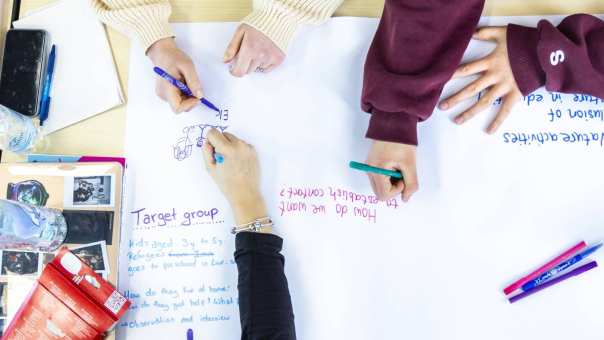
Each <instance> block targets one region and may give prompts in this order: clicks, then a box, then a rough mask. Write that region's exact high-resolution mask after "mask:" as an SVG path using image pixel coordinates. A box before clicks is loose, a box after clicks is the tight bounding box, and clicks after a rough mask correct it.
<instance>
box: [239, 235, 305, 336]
mask: <svg viewBox="0 0 604 340" xmlns="http://www.w3.org/2000/svg"><path fill="white" fill-rule="evenodd" d="M282 246H283V239H281V238H280V237H278V236H275V235H272V234H261V233H250V232H242V233H239V234H237V238H236V250H235V261H236V262H237V269H238V270H239V284H238V289H239V314H240V319H241V339H242V340H295V339H296V329H295V326H294V313H293V309H292V303H291V297H290V295H289V289H288V287H287V278H286V277H285V273H284V271H283V268H284V265H285V259H284V258H283V255H281V253H280V252H281V248H282Z"/></svg>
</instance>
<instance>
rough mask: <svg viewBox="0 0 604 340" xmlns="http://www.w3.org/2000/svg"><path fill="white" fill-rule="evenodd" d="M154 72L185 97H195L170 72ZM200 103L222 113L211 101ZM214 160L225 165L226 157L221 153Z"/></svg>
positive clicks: (204, 100)
mask: <svg viewBox="0 0 604 340" xmlns="http://www.w3.org/2000/svg"><path fill="white" fill-rule="evenodd" d="M153 71H154V72H155V73H157V75H158V76H160V77H162V78H164V79H165V80H167V81H168V82H170V84H172V85H174V86H175V87H177V88H178V89H179V90H180V91H181V92H182V93H184V94H185V95H187V96H189V97H195V96H194V95H193V92H191V89H189V87H188V86H187V85H185V83H183V82H182V81H180V80H178V79H176V78H174V77H172V76H171V75H169V74H168V72H166V71H164V70H162V69H161V68H159V67H157V66H155V67H154V68H153ZM199 101H200V102H201V103H202V104H203V105H205V106H207V107H209V108H210V109H212V110H214V111H216V112H218V113H220V109H219V108H217V107H216V105H214V104H212V103H211V102H210V101H209V100H207V99H205V98H200V99H199ZM214 160H215V161H216V163H218V164H222V163H224V156H223V155H221V154H219V153H215V154H214Z"/></svg>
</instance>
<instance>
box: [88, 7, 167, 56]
mask: <svg viewBox="0 0 604 340" xmlns="http://www.w3.org/2000/svg"><path fill="white" fill-rule="evenodd" d="M89 1H90V3H91V5H92V8H93V9H94V10H95V12H96V13H97V16H98V18H99V19H100V20H101V21H102V22H104V23H105V24H107V25H108V26H110V27H112V28H114V29H116V30H118V31H120V32H122V33H123V34H126V35H128V36H130V37H135V38H136V39H138V41H139V42H140V43H141V45H142V47H143V49H144V51H147V49H148V48H149V47H150V46H151V45H152V44H153V43H154V42H156V41H158V40H160V39H163V38H167V37H172V36H174V33H173V31H172V28H171V27H170V25H169V23H168V18H169V17H170V13H171V7H170V2H169V1H168V0H89Z"/></svg>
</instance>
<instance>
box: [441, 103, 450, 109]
mask: <svg viewBox="0 0 604 340" xmlns="http://www.w3.org/2000/svg"><path fill="white" fill-rule="evenodd" d="M448 108H449V103H447V102H442V103H440V109H441V110H446V109H448Z"/></svg>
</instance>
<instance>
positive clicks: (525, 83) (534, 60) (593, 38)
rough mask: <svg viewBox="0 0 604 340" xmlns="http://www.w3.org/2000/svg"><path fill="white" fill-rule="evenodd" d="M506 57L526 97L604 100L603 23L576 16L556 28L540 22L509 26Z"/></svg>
mask: <svg viewBox="0 0 604 340" xmlns="http://www.w3.org/2000/svg"><path fill="white" fill-rule="evenodd" d="M507 41H508V55H509V58H510V64H511V66H512V71H513V72H514V78H515V79H516V83H517V84H518V87H519V88H520V91H522V94H524V95H527V94H529V93H531V92H533V91H534V90H536V89H538V88H539V87H541V86H544V85H545V87H546V89H547V90H549V91H557V92H565V93H582V94H590V95H593V96H596V97H600V98H604V22H603V21H602V20H600V19H598V18H596V17H594V16H591V15H587V14H575V15H571V16H569V17H567V18H566V19H564V20H563V21H562V22H561V23H560V25H558V27H554V26H553V25H552V24H551V23H550V22H548V21H546V20H542V21H540V22H539V24H538V25H537V28H532V27H524V26H519V25H512V24H510V25H509V26H508V33H507Z"/></svg>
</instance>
